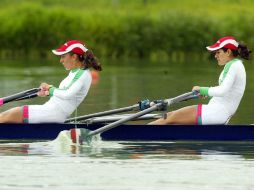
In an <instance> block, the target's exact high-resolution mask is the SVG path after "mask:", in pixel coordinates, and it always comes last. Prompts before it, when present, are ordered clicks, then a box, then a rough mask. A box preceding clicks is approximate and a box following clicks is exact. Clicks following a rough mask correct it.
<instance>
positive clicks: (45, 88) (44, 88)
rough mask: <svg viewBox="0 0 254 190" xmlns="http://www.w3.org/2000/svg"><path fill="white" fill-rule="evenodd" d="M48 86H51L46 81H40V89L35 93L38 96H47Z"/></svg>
mask: <svg viewBox="0 0 254 190" xmlns="http://www.w3.org/2000/svg"><path fill="white" fill-rule="evenodd" d="M50 87H51V86H50V85H49V84H47V83H41V85H40V87H39V88H40V89H41V90H40V91H39V92H38V93H37V95H38V96H40V97H45V96H48V95H49V88H50Z"/></svg>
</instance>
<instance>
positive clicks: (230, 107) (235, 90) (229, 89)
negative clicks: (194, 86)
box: [200, 59, 246, 115]
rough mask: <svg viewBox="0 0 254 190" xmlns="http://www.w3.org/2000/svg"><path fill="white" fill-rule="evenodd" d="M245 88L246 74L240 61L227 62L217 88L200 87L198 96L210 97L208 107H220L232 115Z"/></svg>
mask: <svg viewBox="0 0 254 190" xmlns="http://www.w3.org/2000/svg"><path fill="white" fill-rule="evenodd" d="M245 86H246V72H245V68H244V65H243V63H242V61H241V60H239V59H233V60H231V61H230V62H228V63H227V64H226V65H225V66H224V69H223V71H222V72H221V74H220V77H219V86H215V87H209V88H208V87H201V89H200V94H201V95H208V96H211V97H212V98H211V100H210V101H209V103H208V105H215V106H216V105H222V106H224V107H225V109H226V110H227V111H228V113H229V114H231V115H233V114H234V113H235V112H236V110H237V108H238V106H239V104H240V101H241V99H242V97H243V94H244V90H245Z"/></svg>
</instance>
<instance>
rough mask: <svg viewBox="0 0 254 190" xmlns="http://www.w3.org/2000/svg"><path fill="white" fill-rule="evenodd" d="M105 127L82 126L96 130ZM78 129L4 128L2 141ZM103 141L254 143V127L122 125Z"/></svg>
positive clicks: (0, 135) (48, 136) (40, 137)
mask: <svg viewBox="0 0 254 190" xmlns="http://www.w3.org/2000/svg"><path fill="white" fill-rule="evenodd" d="M102 126H103V125H102V124H100V125H98V124H96V125H89V126H87V125H85V124H82V125H81V124H80V125H78V127H79V128H81V127H82V128H87V129H90V130H95V129H97V128H99V127H102ZM72 128H75V125H74V124H54V123H50V124H0V139H15V140H16V139H36V140H51V139H55V138H56V137H57V135H58V134H59V132H60V131H62V130H69V129H72ZM101 137H102V139H103V140H120V141H121V140H128V141H129V140H132V141H134V140H135V141H139V140H140V141H172V140H188V141H190V140H206V141H254V126H251V125H209V126H195V125H170V126H152V125H121V126H119V127H116V128H114V129H111V130H109V131H106V132H104V133H102V134H101Z"/></svg>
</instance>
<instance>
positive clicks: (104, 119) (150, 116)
mask: <svg viewBox="0 0 254 190" xmlns="http://www.w3.org/2000/svg"><path fill="white" fill-rule="evenodd" d="M131 115H134V114H121V115H110V116H103V117H93V118H90V119H86V120H85V121H82V123H85V124H94V123H111V122H114V121H117V120H120V119H123V118H126V117H130V116H131ZM161 117H162V115H161V114H146V115H143V116H141V117H139V118H135V119H134V120H135V121H137V120H148V119H159V118H161ZM134 120H132V121H134Z"/></svg>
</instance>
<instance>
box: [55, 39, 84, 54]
mask: <svg viewBox="0 0 254 190" xmlns="http://www.w3.org/2000/svg"><path fill="white" fill-rule="evenodd" d="M87 50H88V49H87V48H86V47H85V44H84V43H82V42H81V41H78V40H71V41H68V42H66V43H65V44H63V45H62V46H60V47H59V48H57V49H54V50H52V52H53V53H54V54H55V55H63V54H66V53H69V52H73V53H76V54H78V55H84V53H85V52H86V51H87Z"/></svg>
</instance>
